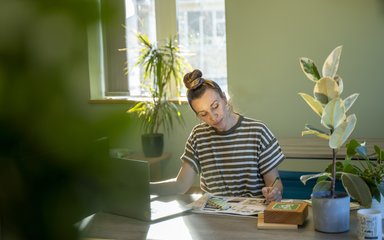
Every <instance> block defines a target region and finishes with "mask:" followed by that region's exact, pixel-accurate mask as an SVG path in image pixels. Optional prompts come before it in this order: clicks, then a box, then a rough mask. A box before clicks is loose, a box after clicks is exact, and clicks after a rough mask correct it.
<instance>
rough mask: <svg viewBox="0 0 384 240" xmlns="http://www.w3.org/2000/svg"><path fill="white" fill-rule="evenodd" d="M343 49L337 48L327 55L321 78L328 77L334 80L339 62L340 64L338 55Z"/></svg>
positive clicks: (341, 47)
mask: <svg viewBox="0 0 384 240" xmlns="http://www.w3.org/2000/svg"><path fill="white" fill-rule="evenodd" d="M342 49H343V46H338V47H336V48H335V49H333V51H332V52H331V53H330V54H329V55H328V57H327V59H326V60H325V62H324V64H323V69H322V73H323V77H330V78H334V77H335V75H336V73H337V69H338V68H339V62H340V55H341V50H342Z"/></svg>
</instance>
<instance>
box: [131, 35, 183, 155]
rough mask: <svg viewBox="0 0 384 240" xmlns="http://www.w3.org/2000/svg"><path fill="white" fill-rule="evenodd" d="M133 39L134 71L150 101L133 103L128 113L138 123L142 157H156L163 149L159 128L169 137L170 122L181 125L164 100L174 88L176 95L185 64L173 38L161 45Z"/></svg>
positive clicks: (172, 106)
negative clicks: (140, 76)
mask: <svg viewBox="0 0 384 240" xmlns="http://www.w3.org/2000/svg"><path fill="white" fill-rule="evenodd" d="M137 39H138V41H139V43H140V50H139V56H138V60H137V62H136V63H135V67H141V70H142V71H143V76H144V79H143V81H142V83H143V86H145V87H146V88H147V89H148V90H149V93H150V100H143V101H139V102H137V103H136V104H135V105H134V106H133V107H132V108H130V109H129V110H128V113H133V114H136V115H137V116H138V117H139V119H140V120H141V121H140V122H141V124H142V129H143V130H144V133H143V134H142V147H143V152H144V155H145V156H146V157H157V156H160V155H161V154H162V153H163V146H164V143H163V142H164V135H163V133H161V132H160V128H161V127H162V130H164V131H166V132H167V133H169V132H170V130H171V129H172V128H173V123H174V121H177V122H178V123H181V124H182V123H183V122H184V120H183V118H182V116H181V113H180V111H179V109H178V107H177V105H176V104H175V103H173V102H171V101H169V100H168V97H167V91H169V90H170V89H171V87H175V88H176V92H177V93H178V94H179V89H180V83H181V80H182V77H183V72H185V70H186V68H187V67H188V66H189V64H188V63H187V61H186V60H185V59H184V58H183V56H182V55H181V54H180V49H179V47H178V46H177V41H176V39H175V38H170V39H167V40H166V41H165V44H160V43H151V42H150V41H149V39H148V37H147V36H146V35H145V34H142V33H138V34H137Z"/></svg>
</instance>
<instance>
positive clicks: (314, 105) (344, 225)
mask: <svg viewBox="0 0 384 240" xmlns="http://www.w3.org/2000/svg"><path fill="white" fill-rule="evenodd" d="M341 50H342V46H339V47H337V48H335V49H334V50H333V51H332V52H331V53H330V54H329V56H328V57H327V59H326V60H325V62H324V64H323V68H322V74H321V75H320V73H319V71H318V70H317V67H316V65H315V63H314V61H312V60H311V59H309V58H305V57H303V58H300V66H301V69H302V70H303V72H304V74H305V75H306V76H307V77H308V78H309V80H311V81H313V82H314V83H315V87H314V90H313V95H314V97H312V96H310V95H308V94H305V93H299V95H300V96H301V97H302V98H303V99H304V100H305V102H306V103H307V104H308V105H309V106H310V107H311V109H312V110H313V111H314V112H315V113H316V114H317V115H318V116H319V117H320V118H321V125H322V126H323V127H324V128H325V130H324V131H323V130H320V129H318V128H315V127H313V126H311V125H308V124H307V125H306V126H305V130H304V131H303V132H302V135H308V134H313V135H315V136H318V137H320V138H323V139H325V140H327V141H328V144H329V147H330V149H331V151H332V164H331V166H332V167H331V173H328V172H324V173H320V174H316V175H305V176H302V177H301V180H302V182H303V183H305V182H306V181H307V180H309V179H311V178H315V177H322V178H329V179H330V181H327V180H322V181H318V183H317V184H316V185H315V187H314V190H313V193H312V196H311V198H312V210H313V216H314V223H315V229H316V230H318V231H321V232H329V233H335V232H345V231H348V230H349V214H350V213H349V202H350V197H349V195H348V194H346V193H340V192H336V191H335V181H336V154H337V151H338V149H340V147H341V146H343V144H344V143H345V142H346V141H347V139H348V137H349V136H350V135H351V133H352V131H353V130H354V128H355V125H356V116H355V114H351V115H349V116H347V111H348V110H349V109H350V108H351V106H352V105H353V103H354V102H355V100H356V99H357V97H358V95H359V94H357V93H355V94H352V95H350V96H349V97H347V98H345V99H342V98H341V93H342V92H343V80H342V79H341V77H340V76H338V75H337V70H338V67H339V61H340V55H341ZM349 177H351V178H352V179H354V180H355V179H357V181H363V180H362V179H361V178H359V177H358V176H355V175H353V174H350V176H349Z"/></svg>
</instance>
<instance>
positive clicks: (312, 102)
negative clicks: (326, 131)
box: [299, 93, 323, 117]
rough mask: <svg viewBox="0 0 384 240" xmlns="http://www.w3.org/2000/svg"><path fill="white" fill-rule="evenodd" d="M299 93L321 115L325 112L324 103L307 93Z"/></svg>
mask: <svg viewBox="0 0 384 240" xmlns="http://www.w3.org/2000/svg"><path fill="white" fill-rule="evenodd" d="M299 95H300V96H301V97H302V98H303V99H304V101H305V102H306V103H307V104H308V105H309V106H310V107H311V108H312V110H313V111H314V112H315V113H316V114H317V115H319V116H320V117H321V115H322V114H323V105H322V104H321V103H320V102H319V101H317V100H316V99H314V98H313V97H312V96H310V95H308V94H306V93H299Z"/></svg>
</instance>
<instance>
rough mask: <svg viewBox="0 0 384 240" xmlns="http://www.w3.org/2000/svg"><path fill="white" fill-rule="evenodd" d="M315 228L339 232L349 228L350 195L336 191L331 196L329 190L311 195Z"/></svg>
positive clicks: (326, 231)
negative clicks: (334, 194)
mask: <svg viewBox="0 0 384 240" xmlns="http://www.w3.org/2000/svg"><path fill="white" fill-rule="evenodd" d="M311 199H312V212H313V222H314V225H315V230H317V231H320V232H325V233H340V232H346V231H348V230H349V216H350V209H349V204H350V197H349V195H348V194H347V193H344V192H336V197H335V198H331V197H330V192H329V191H321V192H315V193H312V195H311Z"/></svg>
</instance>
